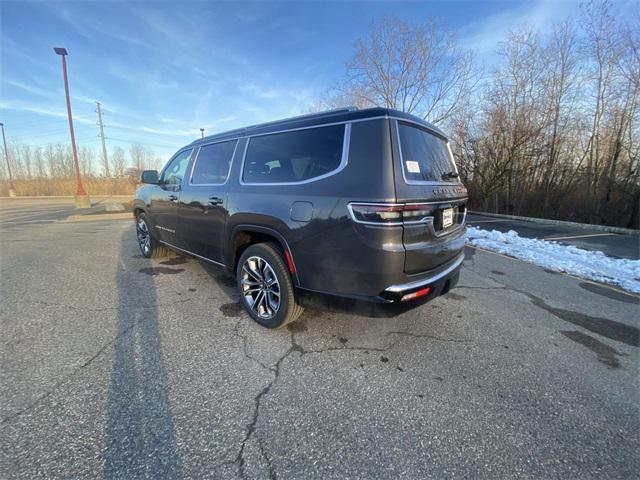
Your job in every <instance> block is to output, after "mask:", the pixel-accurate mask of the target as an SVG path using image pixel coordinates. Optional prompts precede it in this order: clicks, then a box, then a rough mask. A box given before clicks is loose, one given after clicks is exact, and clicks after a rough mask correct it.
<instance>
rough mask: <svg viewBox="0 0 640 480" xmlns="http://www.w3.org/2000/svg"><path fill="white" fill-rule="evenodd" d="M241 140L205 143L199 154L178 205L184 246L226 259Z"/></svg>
mask: <svg viewBox="0 0 640 480" xmlns="http://www.w3.org/2000/svg"><path fill="white" fill-rule="evenodd" d="M237 145H238V140H237V139H233V140H225V141H221V142H216V143H211V144H208V145H202V146H201V147H200V149H199V150H198V152H197V154H196V155H195V158H194V161H193V164H192V167H191V171H190V173H189V176H188V178H187V179H186V180H185V181H184V182H183V189H182V192H181V195H180V203H179V205H178V217H179V225H178V227H179V228H178V232H177V235H178V242H179V244H178V245H177V246H179V247H180V248H184V249H185V250H188V251H190V252H192V253H195V254H197V255H200V256H202V257H205V258H208V259H209V260H213V261H214V262H218V263H223V262H224V258H223V244H224V234H225V229H226V224H227V218H228V215H229V212H228V189H227V180H228V178H229V170H230V168H231V162H232V159H233V156H234V153H235V152H236V150H237V148H236V147H237Z"/></svg>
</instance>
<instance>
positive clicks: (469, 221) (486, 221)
mask: <svg viewBox="0 0 640 480" xmlns="http://www.w3.org/2000/svg"><path fill="white" fill-rule="evenodd" d="M511 221H512V220H511V219H502V218H500V219H497V220H467V223H496V222H511Z"/></svg>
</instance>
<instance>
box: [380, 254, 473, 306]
mask: <svg viewBox="0 0 640 480" xmlns="http://www.w3.org/2000/svg"><path fill="white" fill-rule="evenodd" d="M463 260H464V252H463V253H460V254H459V255H458V256H457V257H455V258H454V259H453V260H451V261H450V262H449V263H448V264H447V265H445V266H443V268H441V269H439V271H437V272H434V273H432V274H430V275H428V276H426V277H423V278H421V279H419V280H415V281H412V282H408V283H401V284H398V285H391V286H389V287H387V288H385V289H384V291H383V292H382V293H381V295H380V296H381V297H382V298H384V299H387V300H390V301H392V302H393V301H398V300H400V299H401V298H402V297H403V296H404V295H407V294H410V293H413V292H417V291H418V290H422V289H425V288H426V287H431V290H432V291H433V290H435V288H434V287H435V286H436V284H438V285H440V284H441V285H442V286H444V285H445V284H446V281H447V280H450V279H451V278H452V277H453V276H454V275H455V276H456V277H457V275H458V271H459V270H460V266H461V265H462V262H463ZM456 280H457V278H456ZM450 283H451V282H450ZM449 288H451V285H450V286H449V287H448V288H447V291H448V289H449ZM430 293H431V292H430Z"/></svg>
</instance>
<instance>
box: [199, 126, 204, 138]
mask: <svg viewBox="0 0 640 480" xmlns="http://www.w3.org/2000/svg"><path fill="white" fill-rule="evenodd" d="M200 138H204V128H201V129H200Z"/></svg>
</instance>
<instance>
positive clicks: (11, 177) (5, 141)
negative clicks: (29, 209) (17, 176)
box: [0, 123, 16, 197]
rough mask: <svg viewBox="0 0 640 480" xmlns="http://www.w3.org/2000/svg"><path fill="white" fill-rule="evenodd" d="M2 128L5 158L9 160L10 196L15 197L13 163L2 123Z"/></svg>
mask: <svg viewBox="0 0 640 480" xmlns="http://www.w3.org/2000/svg"><path fill="white" fill-rule="evenodd" d="M0 127H2V143H4V157H5V158H6V159H7V172H8V173H9V196H10V197H15V196H16V191H15V190H14V189H13V175H12V174H11V162H9V151H8V150H7V139H6V138H4V123H0Z"/></svg>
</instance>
